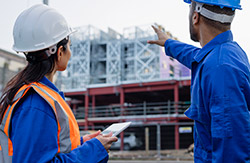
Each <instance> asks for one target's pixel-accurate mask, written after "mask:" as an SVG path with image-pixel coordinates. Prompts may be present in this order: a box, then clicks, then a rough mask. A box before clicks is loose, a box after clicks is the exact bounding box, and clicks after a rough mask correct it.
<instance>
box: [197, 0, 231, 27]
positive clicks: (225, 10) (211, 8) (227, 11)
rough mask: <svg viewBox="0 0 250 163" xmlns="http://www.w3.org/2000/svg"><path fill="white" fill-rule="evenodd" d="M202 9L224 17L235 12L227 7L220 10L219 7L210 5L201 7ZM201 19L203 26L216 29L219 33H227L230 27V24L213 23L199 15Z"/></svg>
mask: <svg viewBox="0 0 250 163" xmlns="http://www.w3.org/2000/svg"><path fill="white" fill-rule="evenodd" d="M203 6H204V8H206V9H208V10H209V11H212V12H214V13H218V14H224V15H229V16H231V15H234V13H235V10H232V9H231V8H228V7H223V8H221V7H220V6H211V5H206V4H204V5H203ZM201 17H202V18H203V20H204V22H205V24H207V25H209V26H210V27H213V28H215V29H218V30H220V31H227V30H229V29H230V27H231V23H221V22H218V21H214V20H211V19H208V18H206V17H204V16H202V15H201Z"/></svg>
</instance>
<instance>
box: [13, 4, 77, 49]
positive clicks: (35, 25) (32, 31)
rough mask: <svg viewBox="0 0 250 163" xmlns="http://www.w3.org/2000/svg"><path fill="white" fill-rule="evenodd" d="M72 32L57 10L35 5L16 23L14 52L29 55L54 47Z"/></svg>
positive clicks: (23, 13)
mask: <svg viewBox="0 0 250 163" xmlns="http://www.w3.org/2000/svg"><path fill="white" fill-rule="evenodd" d="M72 32H73V30H72V28H70V27H69V25H68V23H67V22H66V20H65V18H64V17H63V16H62V15H61V14H60V13H58V12H57V11H56V10H55V9H53V8H50V7H48V6H46V5H43V4H39V5H34V6H32V7H30V8H29V9H27V10H25V11H23V12H22V13H21V14H20V15H19V16H18V18H17V20H16V22H15V25H14V29H13V37H14V45H13V50H15V51H17V52H24V53H27V52H34V51H39V50H42V49H46V48H50V47H54V46H55V45H56V44H57V43H58V42H60V41H61V40H62V39H64V38H66V37H67V36H68V35H70V34H71V33H72Z"/></svg>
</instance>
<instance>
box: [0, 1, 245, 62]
mask: <svg viewBox="0 0 250 163" xmlns="http://www.w3.org/2000/svg"><path fill="white" fill-rule="evenodd" d="M38 3H42V0H5V1H3V0H2V3H1V5H0V22H1V30H0V38H1V39H0V48H1V49H5V50H8V51H11V52H14V51H13V50H12V45H13V38H12V30H13V26H14V23H15V20H16V18H17V16H18V15H19V14H20V13H21V12H22V11H23V10H25V9H27V8H29V7H30V6H32V5H34V4H38ZM241 5H242V8H243V10H237V11H236V16H235V18H234V21H233V24H232V32H233V35H234V40H235V41H237V42H238V44H239V45H240V46H241V47H242V48H243V49H244V50H245V52H246V53H247V54H248V58H250V43H249V42H250V40H249V39H250V31H249V26H250V1H249V0H241ZM49 6H51V7H53V8H55V9H56V10H58V11H59V12H60V13H61V14H62V15H63V16H64V17H65V18H66V20H67V21H68V23H69V24H70V25H71V26H72V27H79V26H86V25H93V26H95V27H96V28H99V29H101V30H103V31H107V29H108V27H110V28H112V29H114V30H115V31H117V32H119V33H121V34H123V29H124V28H128V27H132V26H141V25H149V26H150V24H153V23H157V24H160V25H162V26H164V27H165V29H166V30H167V31H169V32H171V33H172V35H173V36H175V37H177V38H178V39H179V40H180V41H183V42H186V43H189V44H192V45H195V46H198V47H200V45H199V44H198V43H194V42H193V41H191V39H190V36H189V27H188V26H189V25H188V24H189V23H188V13H189V7H188V4H186V3H184V2H183V0H49Z"/></svg>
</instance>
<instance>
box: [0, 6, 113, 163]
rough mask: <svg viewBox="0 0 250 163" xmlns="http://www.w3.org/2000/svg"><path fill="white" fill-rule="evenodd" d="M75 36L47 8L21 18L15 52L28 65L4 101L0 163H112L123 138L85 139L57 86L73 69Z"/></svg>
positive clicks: (0, 115) (12, 82)
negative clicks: (59, 76)
mask: <svg viewBox="0 0 250 163" xmlns="http://www.w3.org/2000/svg"><path fill="white" fill-rule="evenodd" d="M72 32H73V31H72V29H71V28H69V27H68V24H67V22H66V21H65V19H64V18H63V17H62V15H61V14H59V13H58V12H57V11H55V10H54V9H52V8H50V7H48V6H45V5H35V6H32V7H31V8H29V9H27V10H25V11H23V12H22V13H21V14H20V15H19V17H18V18H17V20H16V22H15V25H14V30H13V36H14V46H13V49H14V50H15V51H17V52H23V53H24V54H25V56H26V59H27V61H28V65H27V66H26V67H25V68H24V70H22V71H21V72H20V73H18V74H17V75H16V76H15V77H14V78H12V79H11V80H10V81H9V82H8V84H7V86H6V88H5V89H4V92H3V95H2V97H1V101H0V104H1V107H0V109H1V110H0V122H1V126H0V162H4V163H9V162H17V163H20V162H22V163H23V162H28V163H30V162H36V163H38V162H107V160H108V152H107V151H108V150H109V148H110V146H111V144H112V142H114V141H117V138H116V137H111V134H109V135H106V136H102V135H100V131H98V132H97V133H95V134H92V135H87V136H85V137H83V138H81V139H80V134H79V127H78V125H77V122H76V120H75V118H74V115H73V113H72V111H71V109H70V108H69V106H68V105H67V104H66V102H65V101H64V96H63V93H62V92H59V90H58V89H57V88H56V87H55V85H54V84H53V83H52V82H53V77H54V75H55V73H56V72H57V71H64V70H65V69H66V67H67V64H68V61H69V59H70V56H71V51H70V47H69V46H70V40H69V35H70V34H71V33H72ZM83 140H85V142H84V143H83Z"/></svg>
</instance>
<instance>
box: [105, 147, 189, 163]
mask: <svg viewBox="0 0 250 163" xmlns="http://www.w3.org/2000/svg"><path fill="white" fill-rule="evenodd" d="M109 156H110V160H175V161H193V156H192V155H191V154H190V153H188V152H187V150H186V149H183V150H162V151H161V154H160V155H159V154H158V153H157V151H155V150H154V151H148V152H146V151H110V153H109Z"/></svg>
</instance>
